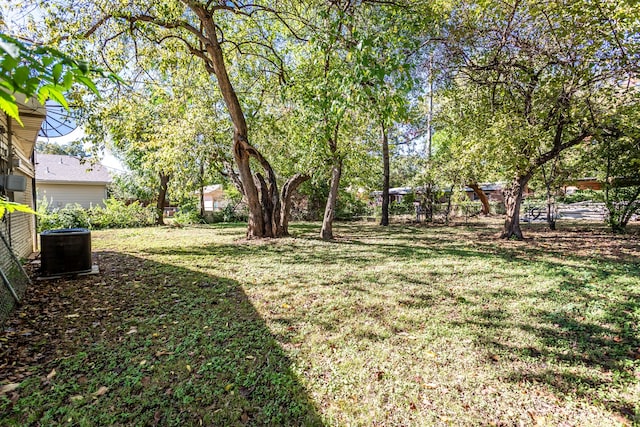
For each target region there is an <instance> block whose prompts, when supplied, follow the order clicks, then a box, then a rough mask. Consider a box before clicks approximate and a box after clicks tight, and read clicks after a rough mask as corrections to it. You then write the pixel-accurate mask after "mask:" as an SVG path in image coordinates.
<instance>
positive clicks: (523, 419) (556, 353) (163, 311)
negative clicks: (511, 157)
mask: <svg viewBox="0 0 640 427" xmlns="http://www.w3.org/2000/svg"><path fill="white" fill-rule="evenodd" d="M291 228H292V232H293V234H294V237H291V238H285V239H278V240H265V241H248V242H247V241H245V240H243V239H242V236H243V234H244V226H242V225H238V226H211V227H204V226H203V227H194V228H182V229H177V228H152V229H135V230H132V229H128V230H107V231H98V232H93V233H92V236H93V250H94V254H95V255H96V256H97V259H98V262H99V264H100V266H101V269H102V270H103V273H102V274H101V275H99V276H91V277H89V278H85V279H82V280H76V281H73V280H63V281H57V282H42V283H38V284H37V285H36V287H37V288H38V289H36V290H34V291H33V294H31V295H30V297H29V298H30V300H29V301H28V302H27V304H26V305H25V306H23V307H22V308H21V309H20V311H19V312H18V313H16V319H17V320H15V321H14V322H13V323H12V324H11V325H10V326H11V327H10V328H9V332H5V335H4V336H3V338H2V341H0V344H2V345H3V346H5V347H6V348H11V349H13V350H14V352H15V353H19V354H14V355H13V356H12V357H13V359H11V357H10V356H6V354H7V352H6V351H5V366H4V367H3V368H2V370H1V371H0V372H2V373H3V377H2V378H5V380H4V382H5V383H6V382H11V381H15V380H11V379H10V378H11V374H12V373H13V374H15V372H18V371H19V372H23V373H22V374H21V375H22V377H21V384H20V387H19V388H18V389H17V390H16V391H15V394H13V395H12V394H10V393H7V394H6V395H5V396H3V397H0V408H2V413H1V414H0V424H3V425H29V424H31V425H111V424H125V425H154V424H157V425H245V424H246V425H296V426H298V425H336V426H345V425H358V426H360V425H361V426H372V425H425V426H431V425H454V426H457V425H470V426H471V425H577V426H578V425H579V426H603V425H625V424H629V425H632V424H640V403H639V402H640V332H639V329H638V324H639V322H640V244H639V243H638V240H637V236H636V237H634V236H630V237H624V236H622V237H620V236H615V237H613V236H610V235H608V234H606V232H605V231H603V230H601V229H600V228H598V227H596V228H595V229H594V230H585V229H579V228H575V227H569V228H565V229H564V230H561V231H560V232H557V233H551V232H545V231H543V230H542V229H537V228H532V229H529V230H525V234H526V233H527V232H528V235H529V236H531V237H532V238H531V239H529V240H528V241H525V242H511V241H510V242H505V241H501V240H499V239H498V238H497V237H496V236H497V234H498V228H497V224H495V223H491V222H489V223H482V224H475V225H474V224H471V225H467V226H463V225H460V226H456V227H449V228H445V227H431V228H429V227H412V226H399V225H396V226H392V227H389V228H388V229H383V228H381V227H378V226H375V225H363V224H340V225H338V226H337V230H336V231H337V234H338V236H339V237H338V238H337V239H336V241H335V242H323V241H321V240H319V239H317V238H316V235H317V233H318V225H317V224H294V225H292V227H291ZM24 330H29V331H31V332H30V334H29V335H27V336H25V335H24V334H21V331H24ZM20 352H22V353H20ZM7 358H8V359H7ZM7 360H8V361H7ZM11 360H13V363H14V365H13V366H6V365H10V364H11ZM25 360H28V361H29V362H28V363H27V362H25ZM25 370H27V373H24V371H25ZM54 370H55V373H54V374H53V375H51V374H52V373H53V371H54ZM48 375H49V378H47V376H48ZM101 387H106V388H107V389H106V390H105V389H104V388H103V389H102V391H100V390H101Z"/></svg>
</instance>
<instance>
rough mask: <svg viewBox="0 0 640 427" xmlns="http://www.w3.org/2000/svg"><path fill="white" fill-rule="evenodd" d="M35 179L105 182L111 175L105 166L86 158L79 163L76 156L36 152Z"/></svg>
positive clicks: (42, 180) (84, 182)
mask: <svg viewBox="0 0 640 427" xmlns="http://www.w3.org/2000/svg"><path fill="white" fill-rule="evenodd" d="M36 181H41V182H69V183H71V182H75V183H83V184H107V183H109V182H111V176H110V175H109V171H107V168H105V167H104V166H102V165H101V164H100V163H96V164H95V165H92V164H91V161H90V160H88V159H87V160H86V161H85V162H84V163H81V162H80V159H78V158H77V157H72V156H62V155H58V154H38V153H36Z"/></svg>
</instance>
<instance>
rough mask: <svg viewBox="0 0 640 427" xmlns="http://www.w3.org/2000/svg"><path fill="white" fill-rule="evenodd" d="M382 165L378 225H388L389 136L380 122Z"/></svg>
mask: <svg viewBox="0 0 640 427" xmlns="http://www.w3.org/2000/svg"><path fill="white" fill-rule="evenodd" d="M382 165H383V169H384V173H383V180H382V218H381V219H380V225H384V226H387V225H389V175H390V169H391V168H390V165H389V138H388V137H387V130H386V128H385V126H384V122H383V123H382Z"/></svg>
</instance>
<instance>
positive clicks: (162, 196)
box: [156, 172, 169, 225]
mask: <svg viewBox="0 0 640 427" xmlns="http://www.w3.org/2000/svg"><path fill="white" fill-rule="evenodd" d="M159 175H160V190H159V191H158V201H157V202H156V224H157V225H164V206H165V205H166V204H167V188H168V186H169V175H166V174H164V173H162V172H160V174H159Z"/></svg>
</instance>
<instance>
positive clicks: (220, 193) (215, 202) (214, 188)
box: [198, 184, 228, 212]
mask: <svg viewBox="0 0 640 427" xmlns="http://www.w3.org/2000/svg"><path fill="white" fill-rule="evenodd" d="M199 193H200V192H199V191H198V194H199ZM202 198H203V202H204V212H215V211H219V210H221V209H222V208H224V207H225V206H226V205H227V204H228V201H227V200H226V199H225V196H224V188H222V184H215V185H207V186H206V187H204V188H203V189H202ZM198 208H200V206H198Z"/></svg>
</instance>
